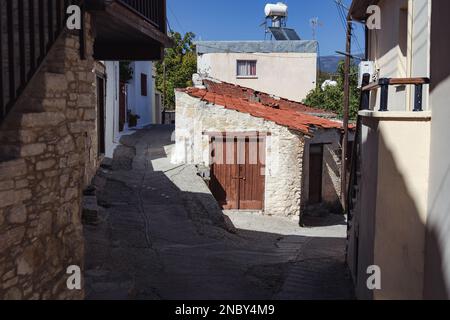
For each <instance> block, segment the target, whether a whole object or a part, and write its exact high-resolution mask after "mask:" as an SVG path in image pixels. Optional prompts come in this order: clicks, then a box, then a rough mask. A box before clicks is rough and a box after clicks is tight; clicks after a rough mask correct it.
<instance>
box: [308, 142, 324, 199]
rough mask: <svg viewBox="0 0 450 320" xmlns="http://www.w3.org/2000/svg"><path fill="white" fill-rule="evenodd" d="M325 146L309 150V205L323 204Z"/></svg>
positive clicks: (315, 145) (311, 147) (319, 145)
mask: <svg viewBox="0 0 450 320" xmlns="http://www.w3.org/2000/svg"><path fill="white" fill-rule="evenodd" d="M322 178H323V145H321V144H314V145H311V146H310V148H309V204H318V203H321V202H322Z"/></svg>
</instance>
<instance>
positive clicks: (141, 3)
mask: <svg viewBox="0 0 450 320" xmlns="http://www.w3.org/2000/svg"><path fill="white" fill-rule="evenodd" d="M119 2H121V3H123V4H124V5H126V6H127V7H128V8H130V9H131V10H133V11H134V12H136V13H138V14H139V15H141V16H142V17H143V18H145V19H146V20H147V21H149V22H150V23H151V24H153V25H154V26H155V27H157V28H158V29H159V30H160V31H161V32H163V33H165V30H166V0H119Z"/></svg>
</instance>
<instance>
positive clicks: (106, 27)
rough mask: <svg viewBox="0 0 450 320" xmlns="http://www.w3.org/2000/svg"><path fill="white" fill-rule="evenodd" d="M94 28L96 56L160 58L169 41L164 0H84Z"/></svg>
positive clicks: (121, 58) (100, 57) (126, 58)
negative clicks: (91, 16) (92, 19)
mask: <svg viewBox="0 0 450 320" xmlns="http://www.w3.org/2000/svg"><path fill="white" fill-rule="evenodd" d="M86 9H87V10H88V11H89V12H90V13H91V14H92V15H93V17H94V27H95V31H96V35H95V45H94V57H95V58H96V59H98V60H135V61H136V60H160V59H161V58H162V57H163V50H164V48H165V47H169V46H171V44H172V42H171V40H170V38H169V37H168V36H167V29H166V0H90V1H89V0H87V1H86Z"/></svg>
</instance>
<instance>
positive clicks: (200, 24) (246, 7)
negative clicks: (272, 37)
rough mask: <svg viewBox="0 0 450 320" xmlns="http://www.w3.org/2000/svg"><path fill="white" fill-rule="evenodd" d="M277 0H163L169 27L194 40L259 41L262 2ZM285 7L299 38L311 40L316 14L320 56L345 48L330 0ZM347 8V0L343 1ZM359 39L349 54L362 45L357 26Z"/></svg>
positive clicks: (291, 2)
mask: <svg viewBox="0 0 450 320" xmlns="http://www.w3.org/2000/svg"><path fill="white" fill-rule="evenodd" d="M276 2H277V0H274V1H270V0H167V6H168V10H167V16H168V19H169V24H170V26H171V28H172V29H173V30H175V31H179V32H182V33H184V32H187V31H192V32H194V33H195V34H196V35H197V40H199V39H201V40H263V39H264V28H263V27H260V26H259V25H260V24H261V23H262V22H263V21H264V6H265V4H266V3H276ZM285 2H287V4H288V6H289V20H288V27H291V28H294V29H296V30H297V32H298V33H299V35H300V37H301V38H302V39H312V29H311V26H310V22H309V21H310V19H311V18H313V17H318V18H319V20H320V21H321V22H322V23H323V26H321V27H319V28H318V33H317V40H319V44H320V54H321V55H333V54H335V51H337V50H338V51H345V31H344V27H343V26H342V23H341V21H340V18H339V15H338V11H337V8H336V4H335V2H334V0H287V1H286V0H285ZM343 3H344V4H345V5H346V6H347V7H348V6H349V5H350V3H351V0H344V1H343ZM355 29H356V30H357V32H356V35H357V38H358V42H359V47H358V43H357V41H354V42H353V50H352V52H353V53H359V52H360V51H361V50H360V49H359V48H360V47H362V46H363V45H364V35H363V32H362V27H361V26H359V25H357V26H356V28H355Z"/></svg>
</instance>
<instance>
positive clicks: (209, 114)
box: [173, 92, 304, 218]
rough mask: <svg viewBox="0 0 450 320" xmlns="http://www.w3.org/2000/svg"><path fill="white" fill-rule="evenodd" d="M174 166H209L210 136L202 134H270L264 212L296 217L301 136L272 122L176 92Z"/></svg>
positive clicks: (298, 214) (300, 188) (297, 211)
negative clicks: (177, 164) (185, 164)
mask: <svg viewBox="0 0 450 320" xmlns="http://www.w3.org/2000/svg"><path fill="white" fill-rule="evenodd" d="M176 105H177V109H176V150H175V153H174V158H173V161H174V162H175V163H188V164H203V165H209V162H210V156H209V152H210V151H209V137H208V136H207V135H204V134H203V132H261V133H270V134H271V135H270V136H269V137H267V143H266V190H265V210H264V211H265V213H266V214H270V215H277V216H284V217H293V218H294V217H297V218H298V217H299V216H300V208H301V206H302V204H301V193H302V165H303V151H304V137H303V135H301V134H300V133H295V132H292V131H290V130H288V129H287V128H285V127H282V126H279V125H277V124H275V123H274V122H271V121H265V120H264V119H261V118H255V117H252V116H250V115H248V114H245V113H239V112H236V111H232V110H227V109H225V108H222V107H220V106H215V105H210V104H207V103H205V102H202V101H200V100H199V99H196V98H193V97H191V96H189V95H187V94H186V93H184V92H177V93H176Z"/></svg>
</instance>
